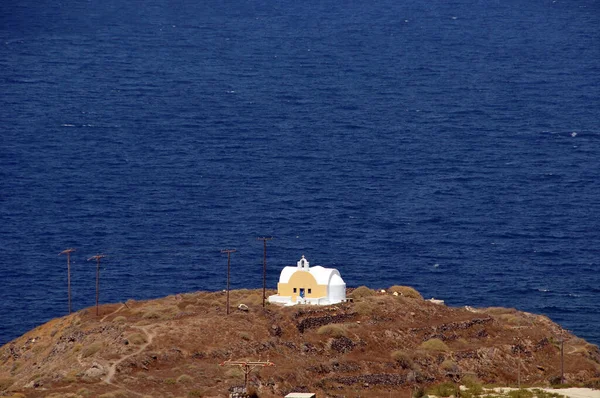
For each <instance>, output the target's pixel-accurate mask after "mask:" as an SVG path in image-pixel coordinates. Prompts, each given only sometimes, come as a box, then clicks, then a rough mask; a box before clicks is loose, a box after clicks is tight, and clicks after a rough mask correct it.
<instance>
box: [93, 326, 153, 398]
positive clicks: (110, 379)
mask: <svg viewBox="0 0 600 398" xmlns="http://www.w3.org/2000/svg"><path fill="white" fill-rule="evenodd" d="M152 326H154V325H146V326H132V328H134V329H138V330H140V331H142V332H143V333H144V334H145V335H146V340H147V341H146V342H145V343H144V344H142V345H141V346H140V348H138V349H137V350H135V351H134V352H132V353H131V354H127V355H125V356H123V357H121V358H119V359H118V360H117V361H115V362H114V363H113V364H112V365H110V367H109V368H108V373H107V374H106V376H105V377H104V378H103V379H102V381H104V382H105V383H107V384H112V385H114V386H117V385H116V384H115V383H113V378H114V376H115V373H116V371H117V366H119V364H121V363H122V362H123V361H125V360H127V359H129V358H131V357H133V356H135V355H138V354H139V353H141V352H142V351H144V350H145V349H146V348H147V347H148V346H149V345H150V344H152V340H153V339H154V337H155V336H156V333H154V332H152V331H151V330H150V328H151V327H152ZM118 387H121V386H118ZM128 391H129V390H128ZM130 392H132V393H134V392H133V391H130ZM135 394H137V393H135ZM137 395H140V394H137Z"/></svg>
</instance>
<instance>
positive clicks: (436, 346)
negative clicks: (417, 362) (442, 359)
mask: <svg viewBox="0 0 600 398" xmlns="http://www.w3.org/2000/svg"><path fill="white" fill-rule="evenodd" d="M419 348H421V349H423V350H427V351H448V350H449V348H448V346H447V345H446V343H444V342H443V341H442V340H440V339H430V340H427V341H424V342H423V343H421V345H420V346H419Z"/></svg>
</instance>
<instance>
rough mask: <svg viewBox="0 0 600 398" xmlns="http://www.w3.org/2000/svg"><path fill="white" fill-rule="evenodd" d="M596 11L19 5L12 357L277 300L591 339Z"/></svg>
mask: <svg viewBox="0 0 600 398" xmlns="http://www.w3.org/2000/svg"><path fill="white" fill-rule="evenodd" d="M599 26H600V3H598V2H597V1H594V0H574V1H562V0H536V1H526V0H505V1H494V0H491V1H467V0H428V1H422V0H406V1H402V2H399V1H392V0H374V1H343V2H340V1H332V0H321V1H312V0H308V1H303V2H298V1H291V0H279V1H265V0H255V1H254V0H232V1H227V2H222V1H213V0H206V1H191V0H175V1H164V0H147V1H144V2H141V1H131V2H123V1H116V0H106V1H74V0H64V1H59V2H57V1H47V0H41V1H33V0H19V1H3V2H1V3H0V344H4V343H6V342H8V341H10V340H11V339H13V338H15V337H17V336H19V335H20V334H22V333H24V332H25V331H27V330H29V329H30V328H32V327H35V326H37V325H40V324H41V323H43V322H45V321H47V320H49V319H51V318H53V317H57V316H62V315H64V314H65V313H66V311H67V290H66V287H67V286H66V285H67V272H66V259H65V258H64V256H58V253H59V252H60V251H62V250H64V249H66V248H69V247H74V248H76V249H77V251H76V252H75V253H74V254H73V257H72V283H73V306H74V308H75V309H76V310H79V309H82V308H85V307H88V306H91V305H93V304H94V299H95V264H94V262H93V261H87V259H88V258H89V257H91V256H93V255H95V254H97V253H104V254H105V255H106V258H104V259H103V262H102V263H101V279H100V286H101V289H100V300H101V302H103V303H108V302H117V301H124V300H127V299H129V298H134V299H138V300H139V299H146V298H153V297H160V296H164V295H169V294H174V293H181V292H188V291H195V290H201V289H204V290H219V289H223V288H224V287H225V281H226V264H227V258H226V257H225V256H224V255H223V254H221V253H220V250H221V249H224V248H235V249H237V252H235V253H234V254H233V255H232V287H234V288H258V287H261V286H262V254H263V253H262V249H263V247H262V241H257V240H256V238H257V237H259V236H273V237H274V239H273V240H272V241H269V242H268V260H267V261H268V274H267V284H268V287H270V288H275V287H276V283H277V280H278V274H279V270H280V269H281V268H282V267H283V266H285V265H290V264H295V262H296V261H297V260H298V259H299V258H300V256H301V255H305V256H306V257H307V259H308V260H309V261H310V262H311V264H314V265H316V264H321V265H324V266H331V267H336V268H338V269H339V270H340V272H341V274H342V277H343V278H344V280H345V281H346V283H347V285H348V286H353V287H355V286H360V285H368V286H370V287H373V288H381V287H383V288H385V287H388V286H390V285H394V284H400V285H411V286H414V287H415V288H416V289H418V290H419V291H420V292H421V293H422V294H423V295H424V296H425V297H427V298H430V297H435V298H439V299H443V300H445V301H446V303H447V304H449V305H454V306H463V305H471V306H476V307H477V306H505V307H515V308H518V309H520V310H525V311H530V312H535V313H539V314H545V315H548V316H550V317H551V318H552V319H553V320H555V321H557V322H559V323H560V324H561V325H562V326H564V327H565V328H568V329H570V330H571V331H573V332H574V333H576V334H577V335H578V336H581V337H583V338H586V339H588V340H589V341H591V342H593V343H595V344H600V306H599V303H598V299H599V297H600V273H599V262H600V185H599V182H598V177H599V170H600V160H599V159H600V127H599V125H600V116H599V115H600V29H599V28H598V27H599Z"/></svg>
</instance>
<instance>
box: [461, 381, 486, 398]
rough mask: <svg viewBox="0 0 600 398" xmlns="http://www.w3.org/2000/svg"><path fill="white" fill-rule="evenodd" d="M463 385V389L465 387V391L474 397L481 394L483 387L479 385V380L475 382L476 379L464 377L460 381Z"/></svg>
mask: <svg viewBox="0 0 600 398" xmlns="http://www.w3.org/2000/svg"><path fill="white" fill-rule="evenodd" d="M462 382H463V385H464V386H465V387H467V390H468V391H469V392H470V393H471V394H473V395H475V396H479V395H481V394H483V385H482V384H481V382H480V381H479V380H477V378H476V377H474V376H466V377H464V378H463V380H462Z"/></svg>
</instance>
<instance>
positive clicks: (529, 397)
mask: <svg viewBox="0 0 600 398" xmlns="http://www.w3.org/2000/svg"><path fill="white" fill-rule="evenodd" d="M508 396H509V397H510V398H533V391H529V390H525V389H523V388H521V389H520V390H512V391H509V392H508Z"/></svg>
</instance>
